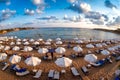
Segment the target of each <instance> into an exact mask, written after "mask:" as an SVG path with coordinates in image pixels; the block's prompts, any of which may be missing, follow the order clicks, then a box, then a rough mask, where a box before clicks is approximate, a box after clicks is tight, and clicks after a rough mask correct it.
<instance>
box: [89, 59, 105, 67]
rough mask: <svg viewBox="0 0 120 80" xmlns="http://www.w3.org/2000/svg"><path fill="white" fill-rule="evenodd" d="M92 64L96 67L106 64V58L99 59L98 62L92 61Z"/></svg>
mask: <svg viewBox="0 0 120 80" xmlns="http://www.w3.org/2000/svg"><path fill="white" fill-rule="evenodd" d="M90 64H91V65H92V66H94V67H98V66H102V65H104V64H105V60H99V61H97V62H95V63H90Z"/></svg>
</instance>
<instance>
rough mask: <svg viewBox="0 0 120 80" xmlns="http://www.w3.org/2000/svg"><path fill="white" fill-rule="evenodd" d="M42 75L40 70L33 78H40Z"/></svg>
mask: <svg viewBox="0 0 120 80" xmlns="http://www.w3.org/2000/svg"><path fill="white" fill-rule="evenodd" d="M41 74H42V70H38V71H37V72H36V74H35V76H33V78H39V77H40V76H41Z"/></svg>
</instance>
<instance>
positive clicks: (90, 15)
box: [85, 11, 108, 21]
mask: <svg viewBox="0 0 120 80" xmlns="http://www.w3.org/2000/svg"><path fill="white" fill-rule="evenodd" d="M85 18H89V19H96V20H100V19H103V18H104V21H108V16H107V15H105V14H101V13H99V12H94V11H91V12H88V13H86V14H85Z"/></svg>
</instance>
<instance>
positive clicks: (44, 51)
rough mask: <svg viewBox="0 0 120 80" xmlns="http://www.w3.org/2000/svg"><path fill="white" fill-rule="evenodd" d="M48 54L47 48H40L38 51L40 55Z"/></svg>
mask: <svg viewBox="0 0 120 80" xmlns="http://www.w3.org/2000/svg"><path fill="white" fill-rule="evenodd" d="M47 52H48V49H47V48H40V49H39V50H38V53H40V54H42V53H43V54H44V53H47Z"/></svg>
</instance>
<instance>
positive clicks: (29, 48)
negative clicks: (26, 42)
mask: <svg viewBox="0 0 120 80" xmlns="http://www.w3.org/2000/svg"><path fill="white" fill-rule="evenodd" d="M32 50H33V48H32V47H30V46H25V47H24V51H25V52H28V51H32Z"/></svg>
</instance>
